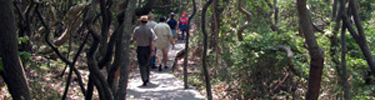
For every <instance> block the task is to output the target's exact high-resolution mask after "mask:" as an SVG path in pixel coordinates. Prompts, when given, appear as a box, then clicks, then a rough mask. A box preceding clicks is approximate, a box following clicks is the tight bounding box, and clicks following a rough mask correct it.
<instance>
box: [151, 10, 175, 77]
mask: <svg viewBox="0 0 375 100" xmlns="http://www.w3.org/2000/svg"><path fill="white" fill-rule="evenodd" d="M154 31H155V35H156V36H157V37H158V38H157V39H156V40H155V46H156V48H157V49H158V50H157V51H158V53H157V59H158V63H159V64H160V66H159V71H161V70H162V66H164V68H165V69H167V68H168V66H167V60H168V51H169V43H171V44H172V46H174V40H173V38H172V37H173V35H172V31H171V28H170V27H169V25H168V24H167V23H165V17H163V16H162V17H160V22H159V24H157V25H156V26H155V28H154ZM162 57H163V64H162V63H161V58H162Z"/></svg>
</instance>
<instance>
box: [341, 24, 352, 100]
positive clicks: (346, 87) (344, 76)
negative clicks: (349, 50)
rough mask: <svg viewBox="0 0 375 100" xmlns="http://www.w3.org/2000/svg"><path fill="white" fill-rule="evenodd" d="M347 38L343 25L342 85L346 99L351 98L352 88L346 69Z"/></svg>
mask: <svg viewBox="0 0 375 100" xmlns="http://www.w3.org/2000/svg"><path fill="white" fill-rule="evenodd" d="M345 56H346V38H345V25H342V28H341V68H342V72H341V74H342V76H341V81H342V86H343V90H344V99H345V100H350V91H349V90H350V88H349V84H348V77H347V71H346V58H345Z"/></svg>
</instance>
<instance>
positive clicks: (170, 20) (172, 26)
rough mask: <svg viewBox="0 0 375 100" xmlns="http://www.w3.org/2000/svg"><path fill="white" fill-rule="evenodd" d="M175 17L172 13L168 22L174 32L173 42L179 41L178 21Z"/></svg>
mask: <svg viewBox="0 0 375 100" xmlns="http://www.w3.org/2000/svg"><path fill="white" fill-rule="evenodd" d="M174 16H175V14H174V13H173V12H172V13H171V14H170V15H169V18H168V20H167V24H168V25H169V27H170V28H171V30H172V35H173V41H174V40H177V29H176V28H177V20H176V19H174Z"/></svg>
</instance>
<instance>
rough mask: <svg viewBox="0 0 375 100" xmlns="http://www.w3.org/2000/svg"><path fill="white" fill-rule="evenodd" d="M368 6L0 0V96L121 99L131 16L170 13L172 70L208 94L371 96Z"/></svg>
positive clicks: (355, 0) (262, 0)
mask: <svg viewBox="0 0 375 100" xmlns="http://www.w3.org/2000/svg"><path fill="white" fill-rule="evenodd" d="M374 5H375V1H374V0H0V12H2V13H3V14H1V15H0V47H1V48H0V75H1V76H2V79H0V91H1V93H0V99H5V100H7V99H14V100H22V99H25V100H31V99H63V100H65V99H68V100H69V99H86V100H92V99H100V100H113V99H115V100H124V99H126V88H127V84H128V83H127V82H128V80H129V76H131V75H132V72H133V71H134V69H136V68H138V67H137V63H136V59H135V58H136V57H135V56H136V53H135V48H136V45H135V44H134V43H132V40H131V37H132V35H133V34H132V31H133V29H134V27H136V26H137V25H139V22H138V18H139V17H140V16H142V15H150V14H153V15H155V16H157V17H160V16H168V15H169V14H170V13H171V12H174V13H176V15H177V16H176V17H177V18H180V17H181V14H182V13H183V12H186V13H187V14H188V17H189V21H188V24H189V25H190V27H189V29H190V30H191V31H187V35H186V36H187V37H186V40H187V41H185V43H186V47H185V50H184V53H183V54H182V55H179V56H181V57H179V59H177V60H179V61H182V62H183V63H177V64H176V65H175V66H174V73H175V75H176V76H178V77H179V78H180V79H181V80H184V82H185V84H184V85H185V88H186V89H187V88H190V87H189V85H188V84H191V85H192V86H194V87H196V88H197V89H198V90H199V91H201V93H202V94H204V95H206V97H207V99H208V100H212V99H214V100H216V99H225V100H226V99H228V100H233V99H239V100H249V99H284V100H289V99H297V100H301V99H307V100H318V99H328V100H331V99H333V100H336V99H339V100H343V99H344V100H350V99H361V100H371V99H375V95H374V94H375V77H374V75H375V74H374V73H375V60H374V57H373V56H374V53H375V48H374V47H375V42H374V40H375V35H374V34H373V33H374V32H375V19H374V17H375V12H374V10H375V6H374ZM180 59H181V60H180Z"/></svg>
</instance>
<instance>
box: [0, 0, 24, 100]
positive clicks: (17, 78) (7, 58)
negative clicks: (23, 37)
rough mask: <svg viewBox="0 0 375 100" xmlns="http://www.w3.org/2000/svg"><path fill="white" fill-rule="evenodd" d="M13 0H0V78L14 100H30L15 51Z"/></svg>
mask: <svg viewBox="0 0 375 100" xmlns="http://www.w3.org/2000/svg"><path fill="white" fill-rule="evenodd" d="M12 1H13V0H0V12H2V14H1V15H0V47H2V48H1V49H0V58H2V62H3V67H4V68H3V70H0V73H1V76H2V77H3V79H4V80H5V82H6V83H7V85H8V90H9V92H10V93H11V94H12V98H13V99H14V100H31V96H30V91H29V86H28V83H27V81H26V77H25V72H24V70H23V66H22V64H21V61H20V58H19V55H18V50H17V36H16V22H15V19H14V18H15V16H14V12H13V4H12Z"/></svg>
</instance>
